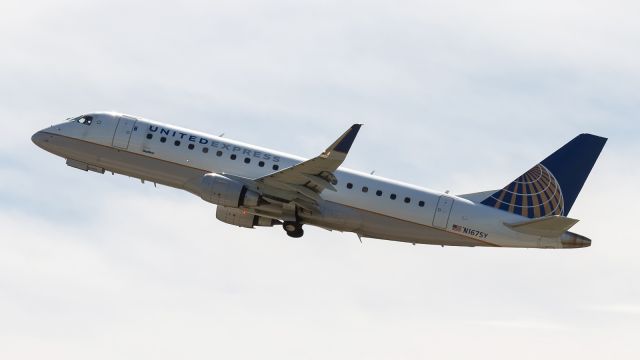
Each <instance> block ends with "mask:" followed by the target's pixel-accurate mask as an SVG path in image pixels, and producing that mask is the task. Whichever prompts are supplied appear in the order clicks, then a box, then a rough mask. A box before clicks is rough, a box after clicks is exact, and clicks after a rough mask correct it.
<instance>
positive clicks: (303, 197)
mask: <svg viewBox="0 0 640 360" xmlns="http://www.w3.org/2000/svg"><path fill="white" fill-rule="evenodd" d="M361 126H362V125H361V124H354V125H353V126H351V128H349V130H347V131H346V132H345V133H344V134H342V136H340V137H339V138H338V140H336V141H335V142H334V143H333V144H331V145H330V146H329V147H328V148H327V149H326V150H325V151H324V152H322V153H321V154H320V155H318V156H317V157H315V158H313V159H309V160H307V161H303V162H301V163H299V164H297V165H294V166H291V167H289V168H286V169H282V170H280V171H277V172H275V173H272V174H269V175H267V176H264V177H261V178H257V179H240V178H237V177H234V178H236V180H239V181H242V182H243V183H245V184H247V185H249V186H250V187H251V188H253V189H256V190H257V191H258V192H260V193H261V194H262V196H263V198H264V199H265V200H266V201H268V202H270V203H271V204H273V205H277V206H286V205H287V204H290V203H293V204H295V205H298V206H300V207H303V208H305V209H308V210H312V211H319V209H318V206H317V205H318V203H319V202H320V201H321V200H322V198H321V197H320V193H321V192H322V191H324V190H325V189H327V190H330V191H336V189H335V188H334V186H333V184H335V182H336V177H335V175H334V174H333V173H334V172H335V171H336V170H337V169H338V167H339V166H340V165H341V164H342V162H343V161H344V160H345V159H346V157H347V153H348V152H349V149H351V145H352V144H353V141H354V140H355V138H356V135H357V134H358V131H359V130H360V127H361Z"/></svg>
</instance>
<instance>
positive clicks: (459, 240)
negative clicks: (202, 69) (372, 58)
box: [32, 112, 607, 249]
mask: <svg viewBox="0 0 640 360" xmlns="http://www.w3.org/2000/svg"><path fill="white" fill-rule="evenodd" d="M360 126H361V125H359V124H355V125H353V126H351V128H350V129H349V130H347V131H346V132H345V133H344V134H342V136H340V137H339V138H338V139H337V140H336V141H335V142H334V143H333V144H331V145H330V146H329V147H328V148H327V149H326V150H325V151H324V152H322V153H321V154H320V155H318V156H317V157H314V158H312V159H309V160H307V159H303V158H301V157H297V156H294V155H290V154H285V153H282V152H279V151H275V150H271V149H266V148H262V147H258V146H254V145H249V144H245V143H241V142H238V141H234V140H230V139H227V138H222V137H217V136H213V135H209V134H205V133H202V132H197V131H192V130H188V129H184V128H181V127H177V126H173V125H168V124H162V123H159V122H156V121H151V120H147V119H143V118H140V117H135V116H129V115H124V114H118V113H111V112H98V113H91V114H86V115H82V116H79V117H76V118H73V119H69V120H67V121H66V122H63V123H60V124H57V125H53V126H51V127H49V128H46V129H44V130H41V131H38V132H37V133H35V134H34V135H33V137H32V140H33V142H34V143H35V144H36V145H38V146H39V147H41V148H43V149H45V150H47V151H49V152H51V153H53V154H55V155H58V156H61V157H63V158H65V159H66V163H67V165H69V166H71V167H74V168H78V169H81V170H84V171H88V170H91V171H95V172H98V173H104V172H105V171H108V172H112V173H119V174H124V175H128V176H131V177H135V178H139V179H141V180H142V181H144V180H147V181H151V182H154V183H160V184H164V185H167V186H171V187H174V188H178V189H183V190H187V191H189V192H191V193H193V194H195V195H197V196H199V197H201V198H202V199H203V200H205V201H208V202H210V203H213V204H216V205H217V206H218V208H217V210H216V218H217V219H218V220H220V221H223V222H225V223H228V224H232V225H237V226H240V227H245V228H253V227H256V226H275V225H282V227H283V228H284V230H285V231H286V232H287V234H288V235H289V236H291V237H296V238H297V237H301V236H302V235H303V230H302V226H303V224H309V225H315V226H319V227H322V228H325V229H329V230H338V231H347V232H353V233H356V234H357V235H358V236H359V237H368V238H376V239H386V240H395V241H403V242H409V243H413V244H416V243H419V244H434V245H442V246H445V245H447V246H497V247H519V248H553V249H558V248H580V247H586V246H590V245H591V240H589V239H588V238H586V237H584V236H582V235H578V234H575V233H572V232H569V231H568V230H569V228H571V227H572V226H573V225H574V224H575V223H576V222H578V220H575V219H571V218H569V217H567V215H568V214H569V211H570V210H571V207H572V206H573V204H574V202H575V200H576V197H577V196H578V193H579V192H580V190H581V189H582V186H583V185H584V182H585V180H586V179H587V176H588V175H589V173H590V172H591V169H592V168H593V165H594V164H595V162H596V159H597V158H598V156H599V154H600V152H601V150H602V148H603V147H604V144H605V142H606V141H607V139H605V138H602V137H598V136H595V135H590V134H582V135H579V136H577V137H576V138H575V139H573V140H571V141H570V142H569V143H567V144H566V145H564V146H563V147H562V148H560V149H559V150H557V151H556V152H555V153H553V154H551V155H550V156H549V157H547V158H546V159H544V160H543V161H542V162H540V163H539V164H536V165H535V166H533V168H531V170H529V171H527V172H525V173H524V174H522V175H521V176H520V177H518V178H517V179H515V180H514V181H513V182H511V183H509V184H507V186H505V187H504V188H502V189H500V190H492V191H485V192H481V193H474V194H466V195H458V196H454V195H450V194H447V193H441V192H438V191H434V190H429V189H425V188H422V187H419V186H414V185H409V184H405V183H402V182H398V181H395V180H389V179H385V178H382V177H379V176H374V175H369V174H366V173H361V172H357V171H353V170H349V169H345V168H342V167H340V165H341V164H342V162H343V161H344V160H345V158H346V156H347V153H348V152H349V149H350V148H351V145H352V144H353V142H354V140H355V138H356V135H357V134H358V131H359V130H360Z"/></svg>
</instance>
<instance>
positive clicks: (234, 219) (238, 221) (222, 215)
mask: <svg viewBox="0 0 640 360" xmlns="http://www.w3.org/2000/svg"><path fill="white" fill-rule="evenodd" d="M216 219H218V220H220V221H222V222H225V223H227V224H231V225H236V226H240V227H244V228H253V227H254V226H274V225H276V224H279V223H280V221H278V220H274V219H269V218H266V217H264V216H258V215H253V214H249V213H247V212H245V211H243V210H241V209H238V208H228V207H224V206H220V205H218V209H216Z"/></svg>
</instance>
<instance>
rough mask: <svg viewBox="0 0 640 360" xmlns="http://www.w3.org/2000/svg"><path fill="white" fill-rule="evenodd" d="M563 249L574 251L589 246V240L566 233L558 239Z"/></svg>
mask: <svg viewBox="0 0 640 360" xmlns="http://www.w3.org/2000/svg"><path fill="white" fill-rule="evenodd" d="M560 241H561V242H562V248H563V249H575V248H583V247H589V246H591V239H589V238H587V237H584V236H582V235H578V234H574V233H572V232H569V231H567V232H566V233H564V234H563V235H562V238H561V239H560Z"/></svg>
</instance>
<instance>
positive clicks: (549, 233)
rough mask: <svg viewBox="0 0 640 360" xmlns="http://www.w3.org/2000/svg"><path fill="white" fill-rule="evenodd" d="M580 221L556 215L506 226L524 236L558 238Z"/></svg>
mask: <svg viewBox="0 0 640 360" xmlns="http://www.w3.org/2000/svg"><path fill="white" fill-rule="evenodd" d="M578 221H579V220H577V219H571V218H568V217H564V216H557V215H554V216H547V217H542V218H536V219H533V220H528V221H523V222H517V223H513V224H507V223H505V225H506V226H507V227H509V228H511V230H513V231H517V232H521V233H524V234H529V235H536V236H544V237H549V238H556V237H559V236H561V235H562V234H564V233H565V231H567V230H569V229H570V228H571V227H572V226H573V225H575V224H576V223H577V222H578Z"/></svg>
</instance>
